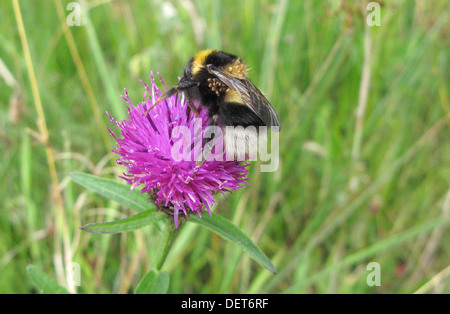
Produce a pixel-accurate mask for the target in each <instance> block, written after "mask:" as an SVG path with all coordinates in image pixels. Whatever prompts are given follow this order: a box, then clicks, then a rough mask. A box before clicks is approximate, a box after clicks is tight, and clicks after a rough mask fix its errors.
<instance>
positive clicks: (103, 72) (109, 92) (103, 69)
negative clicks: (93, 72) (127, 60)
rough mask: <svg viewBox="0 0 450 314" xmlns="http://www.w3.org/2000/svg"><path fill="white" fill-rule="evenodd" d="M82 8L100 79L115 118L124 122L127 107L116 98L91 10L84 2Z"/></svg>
mask: <svg viewBox="0 0 450 314" xmlns="http://www.w3.org/2000/svg"><path fill="white" fill-rule="evenodd" d="M81 8H82V11H83V17H84V21H85V22H86V25H85V27H84V28H85V29H86V34H87V37H88V42H89V46H90V48H91V50H92V56H93V58H94V61H95V65H96V66H97V69H98V72H99V75H100V79H101V81H102V83H103V85H104V87H105V90H106V97H107V98H108V102H109V104H110V105H111V106H112V112H113V113H114V115H113V116H115V117H116V118H117V119H118V120H122V119H124V118H125V107H124V106H122V105H121V102H120V101H119V97H116V95H117V88H116V86H117V84H116V82H115V80H114V79H113V76H112V75H111V73H110V71H109V70H108V67H107V66H106V62H105V58H104V56H103V52H102V48H101V46H100V43H99V41H98V37H97V33H96V31H95V26H94V24H92V20H91V18H90V16H89V10H87V4H86V3H85V2H83V4H82V6H81Z"/></svg>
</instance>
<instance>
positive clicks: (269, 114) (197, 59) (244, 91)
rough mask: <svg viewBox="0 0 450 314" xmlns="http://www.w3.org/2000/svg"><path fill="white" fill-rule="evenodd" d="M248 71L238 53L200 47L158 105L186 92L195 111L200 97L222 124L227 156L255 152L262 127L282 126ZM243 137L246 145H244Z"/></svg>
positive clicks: (212, 122) (213, 120)
mask: <svg viewBox="0 0 450 314" xmlns="http://www.w3.org/2000/svg"><path fill="white" fill-rule="evenodd" d="M247 73H248V68H247V65H246V64H245V63H244V62H243V61H242V60H241V59H240V58H238V57H237V56H235V55H232V54H229V53H226V52H223V51H219V50H214V49H209V50H203V51H200V52H199V53H197V54H196V55H195V56H194V57H192V58H191V60H190V61H189V63H188V65H187V66H186V67H185V69H184V75H183V77H182V78H181V80H180V81H179V82H178V84H176V85H175V86H174V87H173V88H171V89H169V90H168V91H167V92H165V93H164V94H162V95H161V96H160V97H159V99H158V100H157V102H156V103H155V105H156V104H157V103H158V102H160V101H162V100H164V99H167V98H169V97H171V96H173V95H175V94H177V93H180V92H181V93H184V96H185V97H186V99H187V101H188V104H189V108H190V109H191V110H192V111H193V112H195V113H197V112H198V111H197V109H196V107H195V105H194V101H197V102H198V103H199V104H200V106H205V107H207V108H208V113H209V119H210V121H209V124H210V125H213V126H220V127H221V128H222V130H223V133H224V140H225V151H226V155H227V160H230V159H233V156H238V155H240V154H241V152H242V151H244V152H245V149H247V150H248V151H250V152H253V153H255V152H256V146H257V142H258V135H261V134H260V133H261V132H259V129H260V128H259V127H260V126H267V127H278V128H276V129H277V130H279V127H280V120H279V118H278V115H277V113H276V111H275V109H274V108H273V107H272V105H271V104H270V102H269V101H268V100H267V98H266V97H265V96H264V95H263V93H262V92H261V91H260V90H259V89H258V88H257V87H256V86H255V85H254V84H253V83H252V82H251V81H250V79H249V78H248V75H247ZM239 126H241V127H239ZM228 127H234V128H228ZM249 127H250V128H249ZM242 140H244V142H245V143H246V145H247V147H243V146H242V142H243V141H242ZM251 154H252V153H251ZM234 159H235V158H234Z"/></svg>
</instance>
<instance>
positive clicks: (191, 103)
mask: <svg viewBox="0 0 450 314" xmlns="http://www.w3.org/2000/svg"><path fill="white" fill-rule="evenodd" d="M187 101H188V105H189V109H191V110H192V112H193V113H194V114H195V116H198V110H197V108H195V105H194V102H193V101H192V98H191V97H188V99H187Z"/></svg>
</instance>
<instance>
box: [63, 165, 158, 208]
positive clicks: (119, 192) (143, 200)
mask: <svg viewBox="0 0 450 314" xmlns="http://www.w3.org/2000/svg"><path fill="white" fill-rule="evenodd" d="M70 177H71V178H72V180H73V181H75V182H76V183H78V184H79V185H82V186H84V187H85V188H87V189H89V190H91V191H94V192H97V193H98V194H100V195H102V196H104V197H106V198H108V199H112V200H114V201H116V202H118V203H120V204H122V205H124V206H126V207H129V208H132V209H134V210H136V211H137V212H141V211H144V210H148V209H151V208H154V205H153V204H152V203H151V202H149V201H148V199H147V197H146V195H145V194H143V193H140V192H139V191H137V190H133V191H131V192H130V186H129V185H126V184H122V183H119V182H116V181H114V180H111V179H105V178H100V177H96V176H93V175H91V174H87V173H82V172H72V173H71V174H70Z"/></svg>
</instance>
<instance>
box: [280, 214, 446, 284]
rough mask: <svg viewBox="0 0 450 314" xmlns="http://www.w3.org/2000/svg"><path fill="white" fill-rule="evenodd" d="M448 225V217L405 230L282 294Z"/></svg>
mask: <svg viewBox="0 0 450 314" xmlns="http://www.w3.org/2000/svg"><path fill="white" fill-rule="evenodd" d="M449 223H450V217H445V218H439V219H435V220H432V221H430V222H426V223H424V224H421V225H419V226H415V227H413V228H411V229H409V230H406V231H404V232H402V233H400V234H397V235H394V236H391V237H389V238H387V239H384V240H382V241H379V242H377V243H375V244H373V245H371V246H369V247H368V248H366V249H363V250H361V251H358V252H356V253H353V254H351V255H350V256H348V257H346V258H345V259H344V260H343V261H342V262H340V263H337V264H335V265H333V266H331V267H328V268H325V269H324V270H322V271H320V272H318V273H316V274H314V275H313V276H311V277H309V278H307V279H306V280H303V281H301V282H298V283H297V284H295V285H293V286H292V287H290V288H288V289H286V290H285V291H283V292H284V293H296V292H298V290H299V289H300V288H302V287H305V286H307V285H310V284H313V283H314V282H316V281H318V280H320V279H323V278H324V277H326V276H328V275H329V274H331V273H332V272H335V271H338V270H339V269H342V268H343V267H346V266H349V265H354V264H357V263H360V262H362V261H364V260H366V259H368V258H370V257H373V256H375V255H376V254H378V253H381V252H386V251H387V250H389V249H392V248H394V247H396V246H398V245H400V244H402V243H404V242H406V241H408V240H411V239H413V238H416V237H418V236H420V235H422V234H424V233H428V232H430V231H432V230H434V229H436V228H440V227H444V226H446V225H448V224H449Z"/></svg>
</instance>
